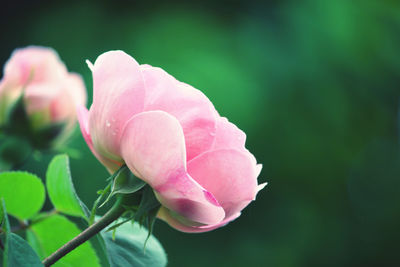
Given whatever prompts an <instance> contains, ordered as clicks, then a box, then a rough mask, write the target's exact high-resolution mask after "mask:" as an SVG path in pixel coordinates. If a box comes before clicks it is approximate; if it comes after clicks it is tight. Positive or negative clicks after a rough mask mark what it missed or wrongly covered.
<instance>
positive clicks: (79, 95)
mask: <svg viewBox="0 0 400 267" xmlns="http://www.w3.org/2000/svg"><path fill="white" fill-rule="evenodd" d="M63 86H64V87H65V91H66V92H68V93H69V94H70V95H71V96H72V100H73V103H74V106H75V107H77V106H84V105H86V101H87V93H86V87H85V83H84V82H83V79H82V77H81V76H80V75H79V74H77V73H70V74H68V76H67V79H66V82H65V85H63Z"/></svg>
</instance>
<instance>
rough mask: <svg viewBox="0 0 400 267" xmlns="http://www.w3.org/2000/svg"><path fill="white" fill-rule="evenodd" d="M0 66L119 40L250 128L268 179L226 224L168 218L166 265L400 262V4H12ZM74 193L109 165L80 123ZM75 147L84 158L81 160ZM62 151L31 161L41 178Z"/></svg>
mask: <svg viewBox="0 0 400 267" xmlns="http://www.w3.org/2000/svg"><path fill="white" fill-rule="evenodd" d="M0 23H1V24H0V26H1V35H0V47H1V49H0V62H1V64H4V62H5V61H6V60H7V59H8V57H9V56H10V54H11V52H12V50H13V49H14V48H16V47H24V46H26V45H30V44H36V45H43V46H50V47H53V48H54V49H56V50H57V51H58V52H59V54H60V57H61V58H62V59H63V61H64V62H65V63H66V65H67V66H68V68H69V70H71V71H75V72H78V73H80V74H81V75H82V76H83V77H84V79H85V82H86V85H87V89H88V94H89V102H88V105H89V104H90V103H91V94H92V79H91V73H90V71H89V69H88V68H87V66H86V64H85V59H89V60H91V61H92V62H94V61H95V59H96V57H97V56H98V55H100V54H101V53H103V52H105V51H108V50H112V49H122V50H124V51H126V52H127V53H129V54H131V55H132V56H133V57H135V58H136V59H137V60H138V61H139V62H140V63H148V64H151V65H154V66H160V67H162V68H164V69H165V70H166V71H168V72H169V73H171V74H172V75H173V76H175V77H176V78H177V79H179V80H181V81H184V82H187V83H189V84H191V85H193V86H195V87H196V88H198V89H200V90H202V91H203V92H204V93H205V94H206V95H207V96H208V97H209V98H210V99H211V101H213V103H214V104H215V106H216V108H217V110H218V111H219V112H220V114H222V115H223V116H226V117H228V118H229V119H230V120H231V121H232V122H234V123H235V124H237V125H238V126H239V127H240V128H241V129H243V130H244V131H245V132H246V133H247V147H248V149H249V150H250V151H252V152H253V153H254V155H255V156H256V157H257V159H258V161H259V162H260V163H263V164H264V169H263V171H262V173H261V175H260V177H259V181H260V182H265V181H268V183H269V185H268V186H267V187H266V188H265V189H264V190H263V191H262V192H260V194H259V195H258V197H257V201H255V202H253V203H252V204H251V205H250V206H249V207H248V208H246V209H245V210H244V212H243V214H242V216H241V217H240V218H239V219H238V220H236V221H234V222H232V223H231V224H230V225H229V226H227V227H224V228H221V229H219V230H215V231H213V232H210V233H204V234H184V233H180V232H178V231H176V230H174V229H172V228H170V227H168V225H166V224H165V223H163V222H161V221H159V222H158V223H157V224H156V226H155V235H156V236H157V237H158V239H159V240H160V241H161V242H162V244H163V245H164V247H165V249H166V251H167V253H168V257H169V266H172V267H175V266H178V267H179V266H194V267H196V266H199V267H200V266H210V267H211V266H249V267H250V266H288V267H298V266H400V253H399V249H400V231H399V227H400V153H399V152H400V150H399V148H400V146H399V144H400V143H399V136H400V134H399V133H400V132H399V123H398V121H399V118H398V114H399V102H400V85H399V82H400V53H399V48H400V2H398V1H396V0H368V1H364V0H360V1H357V0H354V1H349V0H334V1H323V0H321V1H318V0H303V1H298V0H293V1H289V0H280V1H253V0H246V1H211V0H210V1H207V0H202V1H185V2H176V1H172V2H166V1H127V0H125V1H104V2H102V1H74V0H70V1H66V2H62V1H38V0H36V1H34V0H26V1H21V0H14V1H4V2H2V5H1V8H0ZM70 147H72V148H73V149H75V150H76V151H78V152H79V153H75V152H76V151H75V152H74V151H70V152H71V154H72V155H73V156H74V157H73V158H72V160H71V164H72V173H73V178H74V182H75V185H76V189H77V191H78V193H79V195H80V196H81V198H82V199H83V201H84V202H85V203H86V204H88V205H89V206H91V205H92V203H93V201H94V199H95V197H96V191H97V190H98V189H100V188H103V187H104V185H105V178H106V177H107V173H106V171H105V169H104V168H103V167H102V166H101V165H100V164H99V163H98V162H97V161H96V159H95V158H94V157H93V156H92V155H91V153H90V152H89V150H88V148H87V146H86V144H85V143H84V141H83V139H82V137H81V136H80V133H79V132H78V131H77V132H76V134H75V135H74V138H73V139H72V140H71V143H70ZM77 154H79V155H78V156H79V157H77ZM51 156H52V155H44V156H43V157H41V158H40V160H39V161H38V160H37V159H36V160H35V159H33V160H32V161H31V162H30V163H29V164H27V165H26V166H25V168H26V169H28V170H35V172H36V173H38V174H39V175H40V176H42V177H44V173H45V169H46V166H47V164H48V161H49V159H50V158H51Z"/></svg>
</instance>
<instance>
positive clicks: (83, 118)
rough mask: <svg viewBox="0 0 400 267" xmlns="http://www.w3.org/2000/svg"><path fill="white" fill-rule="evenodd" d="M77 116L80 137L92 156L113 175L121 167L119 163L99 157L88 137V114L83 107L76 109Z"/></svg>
mask: <svg viewBox="0 0 400 267" xmlns="http://www.w3.org/2000/svg"><path fill="white" fill-rule="evenodd" d="M77 114H78V121H79V125H80V129H81V132H82V136H83V138H84V139H85V142H86V144H87V145H88V147H89V148H90V150H91V151H92V153H93V155H95V156H96V158H97V159H98V160H99V161H100V162H101V163H102V164H103V165H104V166H106V168H107V170H108V171H109V172H110V173H114V172H115V171H116V170H118V169H119V167H120V166H121V165H122V164H121V163H118V162H115V161H113V160H110V159H107V158H105V157H103V156H101V155H100V154H99V153H97V151H96V150H95V149H94V147H93V142H92V138H91V137H90V133H89V120H88V117H89V112H88V110H87V109H86V108H85V107H84V106H79V107H78V108H77Z"/></svg>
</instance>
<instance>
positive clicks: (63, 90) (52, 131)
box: [0, 46, 86, 146]
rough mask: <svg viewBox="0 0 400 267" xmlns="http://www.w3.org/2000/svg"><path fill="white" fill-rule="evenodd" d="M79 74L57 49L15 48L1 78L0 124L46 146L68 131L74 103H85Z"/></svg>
mask: <svg viewBox="0 0 400 267" xmlns="http://www.w3.org/2000/svg"><path fill="white" fill-rule="evenodd" d="M85 103H86V88H85V85H84V83H83V80H82V78H81V77H80V76H79V75H78V74H75V73H69V72H68V71H67V68H66V67H65V65H64V63H63V62H62V61H61V60H60V58H59V57H58V55H57V53H56V52H55V51H54V50H53V49H51V48H46V47H39V46H29V47H26V48H21V49H16V50H15V51H14V52H13V53H12V55H11V58H10V59H9V60H8V61H7V63H6V64H5V67H4V76H3V78H2V80H1V82H0V127H1V129H3V130H4V132H6V133H7V132H9V133H10V135H22V136H24V137H26V138H28V139H31V141H32V142H33V145H34V146H35V145H39V146H48V145H49V144H50V143H51V142H53V141H54V140H56V139H58V140H60V139H62V138H61V137H66V136H68V135H69V133H70V132H71V130H72V129H73V126H74V125H75V122H76V117H77V116H76V108H77V106H81V105H85Z"/></svg>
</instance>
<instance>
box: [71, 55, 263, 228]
mask: <svg viewBox="0 0 400 267" xmlns="http://www.w3.org/2000/svg"><path fill="white" fill-rule="evenodd" d="M88 64H89V67H90V69H91V70H92V73H93V86H94V90H93V104H92V106H91V107H90V110H89V111H88V110H87V109H86V108H84V107H82V108H81V109H80V111H79V115H78V116H79V123H80V126H81V131H82V134H83V136H84V138H85V140H86V143H87V144H88V146H89V147H90V149H91V150H92V152H93V154H94V155H95V156H96V157H97V158H98V159H99V160H100V161H101V162H102V163H103V164H104V165H105V166H106V167H107V169H108V170H109V172H110V173H113V172H115V171H116V170H117V169H118V168H119V167H120V166H121V165H123V164H126V165H127V166H128V168H129V169H130V170H131V172H132V173H133V174H134V175H136V176H137V177H138V178H140V179H142V180H143V181H145V182H146V183H147V184H149V185H150V186H151V187H152V189H153V190H154V193H155V195H156V197H157V199H158V200H159V202H160V203H161V205H162V207H161V208H160V210H159V212H158V215H157V216H158V217H159V218H160V219H162V220H164V221H166V222H167V223H168V224H170V225H171V226H172V227H174V228H176V229H178V230H180V231H184V232H206V231H210V230H212V229H215V228H218V227H220V226H223V225H225V224H227V223H228V222H229V221H231V220H233V219H235V218H237V217H238V216H239V215H240V212H241V210H242V209H243V208H245V207H246V206H247V205H248V204H249V203H250V202H251V201H252V200H254V199H255V196H256V194H257V192H258V191H259V190H260V189H261V188H263V187H264V184H263V185H258V183H257V177H258V175H259V173H260V171H261V165H260V164H257V162H256V159H255V158H254V156H253V155H252V154H251V153H250V152H249V151H248V150H247V149H246V148H245V139H246V135H245V134H244V133H243V132H242V131H241V130H240V129H238V128H237V127H236V126H235V125H234V124H232V123H230V122H229V121H228V120H227V119H226V118H223V117H221V116H220V115H219V114H218V112H217V111H216V110H215V108H214V106H213V104H212V103H211V102H210V100H209V99H208V98H207V97H206V96H205V95H204V94H203V93H202V92H200V91H199V90H197V89H195V88H193V87H191V86H190V85H188V84H185V83H182V82H180V81H177V80H176V79H175V78H174V77H172V76H171V75H169V74H168V73H166V72H165V71H164V70H162V69H160V68H156V67H152V66H149V65H139V64H138V63H137V62H136V61H135V60H134V59H133V58H132V57H130V56H129V55H127V54H125V53H124V52H122V51H110V52H107V53H104V54H102V55H100V56H99V57H98V58H97V60H96V62H95V64H94V65H92V64H91V63H90V62H89V63H88Z"/></svg>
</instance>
